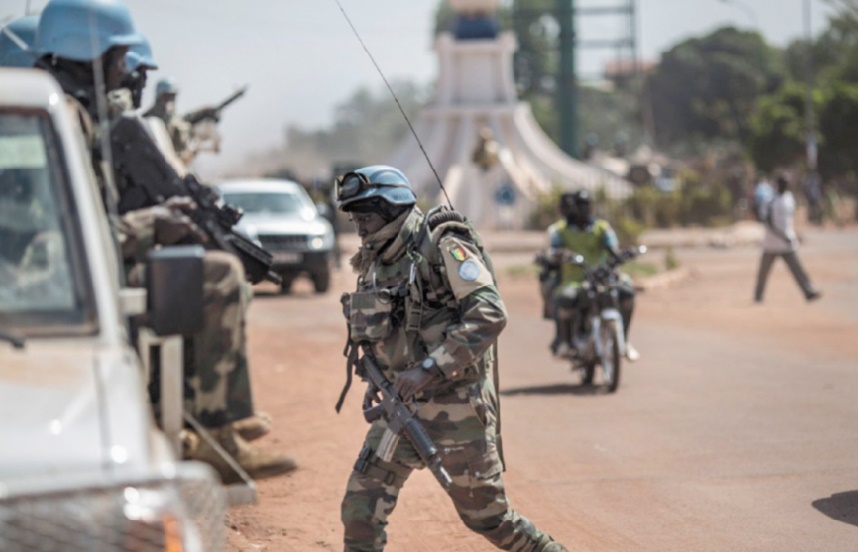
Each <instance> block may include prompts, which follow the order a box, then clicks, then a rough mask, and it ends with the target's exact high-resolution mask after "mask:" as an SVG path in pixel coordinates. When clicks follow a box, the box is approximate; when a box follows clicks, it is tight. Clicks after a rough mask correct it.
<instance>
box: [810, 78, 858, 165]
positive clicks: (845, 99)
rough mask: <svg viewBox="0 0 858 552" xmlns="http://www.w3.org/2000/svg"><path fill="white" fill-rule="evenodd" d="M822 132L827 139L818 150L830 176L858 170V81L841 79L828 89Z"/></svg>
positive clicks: (821, 126)
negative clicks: (856, 151) (853, 82)
mask: <svg viewBox="0 0 858 552" xmlns="http://www.w3.org/2000/svg"><path fill="white" fill-rule="evenodd" d="M819 131H820V134H822V136H823V137H824V139H825V141H824V143H823V144H822V147H821V148H820V151H819V166H820V170H821V171H822V173H823V175H824V176H827V177H829V178H831V177H834V178H837V177H842V176H851V177H852V178H854V175H855V174H856V173H858V157H856V155H855V146H856V144H858V84H852V83H847V82H839V83H836V84H834V85H832V87H831V88H830V89H829V90H828V91H827V93H826V99H825V103H824V105H823V106H822V108H821V109H820V111H819Z"/></svg>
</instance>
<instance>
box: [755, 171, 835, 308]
mask: <svg viewBox="0 0 858 552" xmlns="http://www.w3.org/2000/svg"><path fill="white" fill-rule="evenodd" d="M777 190H778V191H777V195H776V196H775V197H774V199H772V200H771V201H770V202H769V204H768V206H767V209H766V219H765V223H766V235H765V237H764V238H763V254H762V256H761V257H760V269H759V271H758V272H757V285H756V288H755V289H754V301H755V302H757V303H762V302H763V292H764V291H765V289H766V280H768V278H769V272H771V270H772V265H773V264H774V262H775V259H777V258H778V257H782V258H783V260H784V262H786V264H787V266H788V267H789V269H790V272H792V275H793V278H795V282H796V283H797V284H798V286H799V287H800V288H801V291H802V292H803V293H804V297H805V299H807V300H808V301H814V300H816V299H819V297H820V296H821V295H822V294H821V293H820V292H819V291H818V290H817V289H816V288H815V287H814V285H813V283H812V282H811V281H810V278H809V277H808V276H807V273H806V272H805V271H804V267H802V266H801V261H799V259H798V237H797V236H796V234H795V227H794V225H793V223H794V221H793V219H794V217H795V198H794V197H793V195H792V192H791V191H790V190H789V180H788V179H787V177H786V176H784V175H781V176H779V177H778V179H777Z"/></svg>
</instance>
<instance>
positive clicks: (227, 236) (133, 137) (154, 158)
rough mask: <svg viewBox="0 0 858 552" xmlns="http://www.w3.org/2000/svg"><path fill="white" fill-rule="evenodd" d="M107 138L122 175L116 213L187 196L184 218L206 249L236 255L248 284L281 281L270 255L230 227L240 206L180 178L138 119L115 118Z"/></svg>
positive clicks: (188, 178)
mask: <svg viewBox="0 0 858 552" xmlns="http://www.w3.org/2000/svg"><path fill="white" fill-rule="evenodd" d="M110 141H111V144H112V148H111V149H112V153H113V165H114V168H115V170H116V173H117V175H118V176H119V177H120V186H119V196H120V197H119V202H118V205H117V206H118V209H119V213H120V214H124V213H127V212H128V211H132V210H135V209H142V208H144V207H151V206H153V205H159V204H161V203H163V202H164V201H165V200H166V199H168V198H170V197H173V196H186V197H189V198H191V199H192V200H194V203H196V205H197V208H196V209H194V210H193V211H191V212H190V213H188V217H190V219H191V220H193V221H194V223H195V224H196V225H197V226H199V227H200V229H201V230H202V231H203V232H205V233H206V235H207V236H208V238H209V241H208V243H207V244H205V245H206V247H209V248H213V249H220V250H222V251H228V252H230V253H232V254H234V255H236V256H237V257H238V258H239V260H241V263H242V264H243V265H244V271H245V274H246V276H247V279H248V280H249V281H250V282H251V283H253V284H256V283H259V282H261V281H262V280H268V281H270V282H273V283H275V284H278V285H279V284H280V281H281V278H280V275H279V274H276V273H275V272H273V271H272V270H271V265H272V264H273V262H274V260H273V258H272V257H271V253H269V252H268V251H266V250H265V249H263V248H262V247H260V246H258V245H256V244H255V243H253V242H252V241H250V240H249V239H247V238H246V237H244V236H243V235H242V234H240V233H238V232H236V231H235V230H234V229H233V226H235V224H236V223H237V222H238V221H239V219H241V216H242V215H243V212H242V210H241V209H240V208H238V207H233V206H232V205H227V204H220V203H219V198H218V196H217V193H215V191H214V189H212V188H211V187H209V186H206V185H205V184H203V183H201V182H200V181H199V180H197V177H196V176H194V175H192V174H188V175H186V176H185V177H184V178H183V177H181V176H179V173H177V172H176V170H175V169H174V168H173V167H172V166H171V165H170V164H169V163H168V162H167V159H166V158H165V157H164V154H163V153H161V150H159V149H158V146H157V145H156V144H155V141H154V140H153V139H152V137H151V136H150V135H149V133H148V132H147V131H146V129H145V128H144V127H143V122H142V121H141V120H140V119H139V118H138V117H136V116H129V115H124V116H122V117H119V118H118V120H117V121H115V122H114V123H113V126H112V128H111V131H110Z"/></svg>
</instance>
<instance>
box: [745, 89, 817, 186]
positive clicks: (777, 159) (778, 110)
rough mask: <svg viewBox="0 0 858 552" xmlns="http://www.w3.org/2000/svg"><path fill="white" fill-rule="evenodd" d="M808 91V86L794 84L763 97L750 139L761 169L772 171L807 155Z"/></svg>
mask: <svg viewBox="0 0 858 552" xmlns="http://www.w3.org/2000/svg"><path fill="white" fill-rule="evenodd" d="M805 93H806V92H805V88H804V85H802V84H797V83H790V84H787V85H785V86H784V87H783V88H781V90H779V91H778V92H777V93H775V94H771V95H768V96H764V97H762V98H760V100H759V102H758V106H757V111H756V113H755V114H754V115H753V116H752V118H751V137H750V139H749V141H748V144H749V145H748V151H749V154H750V156H751V159H752V160H753V161H754V164H755V165H756V166H757V167H758V168H760V169H762V170H764V171H766V172H770V171H772V170H774V169H775V168H777V167H789V166H792V165H794V164H796V163H800V162H801V161H802V159H803V158H804V155H805V149H804V148H805V128H806V127H805V118H804V111H805Z"/></svg>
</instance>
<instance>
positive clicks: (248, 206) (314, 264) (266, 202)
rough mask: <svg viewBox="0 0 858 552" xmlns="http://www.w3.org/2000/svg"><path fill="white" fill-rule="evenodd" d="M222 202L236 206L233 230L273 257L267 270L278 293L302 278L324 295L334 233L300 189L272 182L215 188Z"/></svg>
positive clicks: (228, 183)
mask: <svg viewBox="0 0 858 552" xmlns="http://www.w3.org/2000/svg"><path fill="white" fill-rule="evenodd" d="M217 188H218V190H219V191H220V193H221V198H222V199H223V201H224V203H228V204H230V205H233V206H235V207H240V208H241V209H242V210H243V211H244V216H242V218H241V220H240V221H239V222H238V225H237V226H236V229H237V230H239V231H240V232H243V233H244V234H245V235H246V236H247V237H248V238H249V239H251V240H253V241H254V242H256V243H257V244H258V245H260V246H262V247H264V248H265V249H266V250H267V251H268V252H270V253H271V255H272V257H273V258H274V264H273V266H272V267H271V270H272V271H274V272H276V273H278V274H280V276H281V277H282V278H283V283H282V284H281V290H282V291H283V292H284V293H288V292H289V290H290V289H291V288H292V282H293V281H294V280H295V278H296V277H297V276H299V275H301V274H306V275H307V276H309V277H310V279H311V280H312V282H313V289H315V291H316V293H324V292H326V291H328V288H329V287H330V285H331V264H332V261H333V250H334V231H333V228H331V223H330V222H328V221H327V220H326V219H325V218H324V217H323V216H322V215H320V214H319V211H318V210H317V209H316V206H315V205H314V204H313V201H312V200H311V199H310V196H309V195H308V194H307V192H306V191H305V190H304V188H302V187H301V185H300V184H298V183H296V182H293V181H291V180H281V179H273V178H263V179H252V180H251V179H240V180H229V181H226V182H221V183H220V184H218V185H217Z"/></svg>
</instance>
